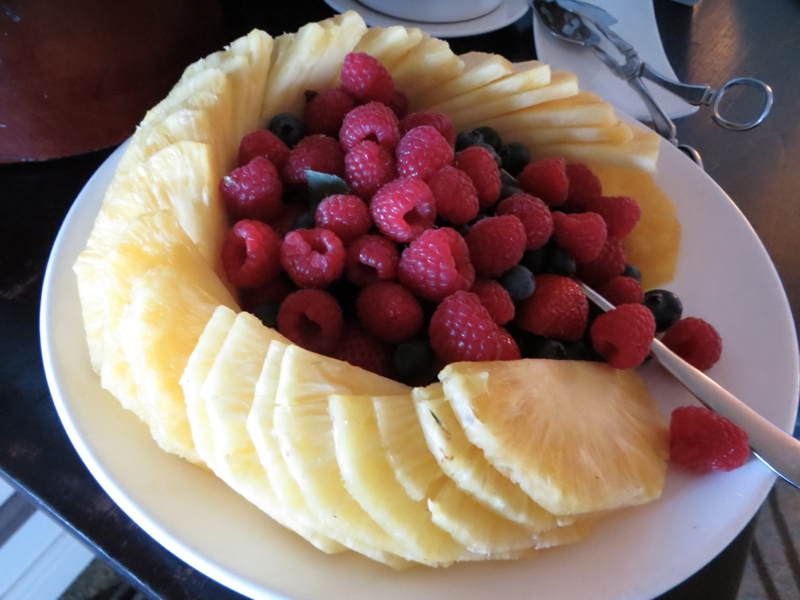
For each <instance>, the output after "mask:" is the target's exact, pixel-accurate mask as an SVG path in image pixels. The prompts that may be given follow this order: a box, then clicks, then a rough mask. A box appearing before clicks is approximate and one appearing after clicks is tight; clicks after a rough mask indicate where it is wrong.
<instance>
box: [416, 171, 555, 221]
mask: <svg viewBox="0 0 800 600" xmlns="http://www.w3.org/2000/svg"><path fill="white" fill-rule="evenodd" d="M428 187H429V188H431V192H432V193H433V198H434V200H435V201H436V215H437V216H438V217H439V218H440V219H443V220H444V221H447V222H448V223H452V224H453V225H463V224H464V223H469V222H470V221H471V220H472V219H474V218H475V217H477V216H478V211H479V210H480V208H481V207H480V204H479V202H478V191H477V190H476V189H475V185H474V184H473V183H472V180H471V179H470V178H469V175H467V174H466V173H464V171H461V170H459V169H456V168H455V167H452V166H450V165H448V166H446V167H444V168H443V169H440V170H439V171H438V172H436V173H434V174H433V176H432V177H431V178H430V179H429V180H428ZM549 216H550V213H549V212H548V217H549Z"/></svg>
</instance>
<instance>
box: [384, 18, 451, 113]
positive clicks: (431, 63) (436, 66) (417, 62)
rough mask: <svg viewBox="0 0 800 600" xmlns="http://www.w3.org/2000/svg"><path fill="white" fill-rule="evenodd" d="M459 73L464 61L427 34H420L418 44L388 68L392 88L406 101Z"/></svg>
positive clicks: (441, 42)
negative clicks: (406, 98) (402, 95)
mask: <svg viewBox="0 0 800 600" xmlns="http://www.w3.org/2000/svg"><path fill="white" fill-rule="evenodd" d="M384 66H385V65H384ZM387 68H388V67H387ZM463 71H464V61H462V60H461V59H460V58H459V57H458V56H456V55H455V54H454V53H453V51H452V50H451V49H450V45H449V44H448V43H447V42H445V41H444V40H440V39H437V38H434V37H431V36H430V35H428V34H427V33H425V34H423V35H422V40H421V41H420V42H419V44H417V45H416V46H414V47H413V48H411V49H410V50H409V51H408V52H406V53H405V54H404V55H403V56H402V57H401V58H400V60H399V61H398V62H397V64H396V65H394V66H393V67H392V68H391V69H389V72H390V73H391V74H392V79H394V85H395V88H396V89H398V90H401V91H403V93H404V94H406V95H407V96H408V97H409V98H411V97H418V96H419V94H422V93H423V92H425V91H427V90H429V89H431V88H433V87H435V86H437V85H439V84H441V83H443V82H445V81H449V80H451V79H455V78H456V77H458V76H459V75H461V73H462V72H463ZM413 108H414V107H413V105H412V109H413Z"/></svg>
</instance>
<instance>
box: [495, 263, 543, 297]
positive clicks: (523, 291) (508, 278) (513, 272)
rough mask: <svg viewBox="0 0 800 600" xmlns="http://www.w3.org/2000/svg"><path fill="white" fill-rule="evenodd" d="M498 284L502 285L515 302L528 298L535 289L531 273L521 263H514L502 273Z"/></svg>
mask: <svg viewBox="0 0 800 600" xmlns="http://www.w3.org/2000/svg"><path fill="white" fill-rule="evenodd" d="M500 285H502V286H503V288H504V289H505V290H506V291H507V292H508V295H509V296H511V299H512V300H514V301H515V302H516V301H518V300H525V298H529V297H530V296H531V295H532V294H533V290H535V289H536V283H535V282H534V280H533V274H532V273H531V272H530V271H529V270H528V269H526V268H525V267H523V266H522V265H515V266H513V267H511V268H510V269H509V270H508V271H506V272H505V273H503V276H502V277H501V278H500Z"/></svg>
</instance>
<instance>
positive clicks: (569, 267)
mask: <svg viewBox="0 0 800 600" xmlns="http://www.w3.org/2000/svg"><path fill="white" fill-rule="evenodd" d="M544 268H545V272H546V273H554V274H555V275H563V276H564V277H572V276H573V275H574V274H575V269H576V268H577V265H576V263H575V259H574V258H572V255H571V254H570V253H569V252H567V251H566V250H564V249H563V248H558V247H557V246H553V247H551V248H550V251H549V252H548V253H547V264H546V265H545V267H544Z"/></svg>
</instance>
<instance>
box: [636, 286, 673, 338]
mask: <svg viewBox="0 0 800 600" xmlns="http://www.w3.org/2000/svg"><path fill="white" fill-rule="evenodd" d="M644 305H645V306H646V307H647V308H649V309H650V312H652V313H653V316H654V317H655V319H656V332H657V333H661V332H662V331H666V330H667V329H669V328H670V327H672V326H673V325H675V323H677V322H678V321H680V320H681V315H682V314H683V303H682V302H681V299H680V298H678V296H676V295H675V294H673V293H672V292H670V291H668V290H650V291H649V292H646V293H645V295H644Z"/></svg>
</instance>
